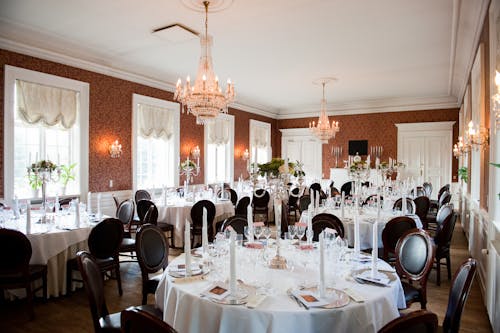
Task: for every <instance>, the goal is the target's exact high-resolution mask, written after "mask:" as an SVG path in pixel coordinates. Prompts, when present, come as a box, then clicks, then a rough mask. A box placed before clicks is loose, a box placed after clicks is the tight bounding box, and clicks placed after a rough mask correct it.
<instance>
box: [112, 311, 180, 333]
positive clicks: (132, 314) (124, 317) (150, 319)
mask: <svg viewBox="0 0 500 333" xmlns="http://www.w3.org/2000/svg"><path fill="white" fill-rule="evenodd" d="M121 329H122V333H177V331H176V330H175V329H174V328H173V327H172V326H170V325H169V324H168V323H167V322H165V321H163V320H162V319H161V318H158V317H157V316H155V315H152V314H151V313H149V312H147V311H144V310H141V309H140V308H137V307H129V308H127V309H125V310H123V311H122V312H121Z"/></svg>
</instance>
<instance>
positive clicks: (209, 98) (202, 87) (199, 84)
mask: <svg viewBox="0 0 500 333" xmlns="http://www.w3.org/2000/svg"><path fill="white" fill-rule="evenodd" d="M209 4H210V2H209V1H203V5H204V6H205V34H204V35H202V36H201V37H200V44H201V56H200V63H199V65H198V73H197V75H196V80H195V82H194V85H191V82H190V79H189V76H188V77H187V79H186V84H185V85H184V86H182V82H181V79H179V80H178V81H177V85H176V89H175V94H174V100H176V101H178V102H180V103H181V104H182V105H183V106H184V108H183V112H184V111H185V110H186V111H187V113H191V114H192V115H193V116H195V117H196V123H197V124H205V123H207V122H209V121H212V120H214V119H215V118H216V117H217V116H218V115H219V112H223V113H227V106H228V104H229V103H231V102H232V101H233V100H234V85H233V84H232V83H231V80H230V79H228V80H227V86H226V91H225V93H222V90H221V88H220V87H219V79H218V78H217V76H216V75H215V73H214V70H213V65H212V55H211V52H210V46H211V44H212V37H210V36H208V6H209Z"/></svg>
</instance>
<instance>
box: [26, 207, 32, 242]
mask: <svg viewBox="0 0 500 333" xmlns="http://www.w3.org/2000/svg"><path fill="white" fill-rule="evenodd" d="M26 233H27V234H31V202H30V201H29V200H27V202H26Z"/></svg>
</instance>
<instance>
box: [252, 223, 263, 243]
mask: <svg viewBox="0 0 500 333" xmlns="http://www.w3.org/2000/svg"><path fill="white" fill-rule="evenodd" d="M253 233H254V235H255V238H257V241H259V240H260V236H261V235H262V227H261V226H257V227H256V226H254V227H253Z"/></svg>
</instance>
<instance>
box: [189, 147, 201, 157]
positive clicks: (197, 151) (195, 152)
mask: <svg viewBox="0 0 500 333" xmlns="http://www.w3.org/2000/svg"><path fill="white" fill-rule="evenodd" d="M191 155H192V156H193V158H194V159H195V160H199V159H200V147H199V146H196V147H194V148H193V150H191Z"/></svg>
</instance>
